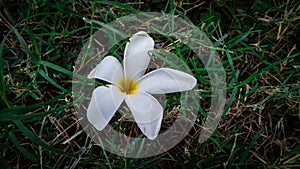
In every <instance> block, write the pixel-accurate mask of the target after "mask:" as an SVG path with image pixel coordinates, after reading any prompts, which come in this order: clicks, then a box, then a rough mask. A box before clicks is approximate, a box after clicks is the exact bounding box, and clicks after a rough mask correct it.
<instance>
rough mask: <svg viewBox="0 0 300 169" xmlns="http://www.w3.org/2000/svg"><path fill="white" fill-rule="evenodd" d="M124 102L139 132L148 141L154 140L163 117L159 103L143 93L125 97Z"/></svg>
mask: <svg viewBox="0 0 300 169" xmlns="http://www.w3.org/2000/svg"><path fill="white" fill-rule="evenodd" d="M125 102H126V104H127V105H128V107H129V109H130V111H131V113H132V116H133V117H134V120H135V121H136V123H137V124H138V126H139V128H140V129H141V131H142V132H143V133H144V134H145V135H146V136H147V137H148V138H149V139H152V140H153V139H155V138H156V137H157V135H158V132H159V129H160V125H161V120H162V116H163V108H162V106H161V105H160V104H159V102H158V101H157V100H156V99H155V98H154V97H153V96H151V95H150V94H148V93H144V92H137V93H135V94H133V95H127V96H126V97H125Z"/></svg>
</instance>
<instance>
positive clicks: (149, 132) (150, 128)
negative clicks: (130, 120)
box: [137, 115, 163, 140]
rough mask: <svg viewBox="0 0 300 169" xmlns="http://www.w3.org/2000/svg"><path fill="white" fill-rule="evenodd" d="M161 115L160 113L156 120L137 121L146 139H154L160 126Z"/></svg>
mask: <svg viewBox="0 0 300 169" xmlns="http://www.w3.org/2000/svg"><path fill="white" fill-rule="evenodd" d="M162 118H163V115H161V116H160V117H159V118H157V119H156V120H154V121H152V122H149V123H137V125H138V126H139V128H140V130H141V131H142V132H143V133H144V135H145V136H147V138H148V139H150V140H154V139H155V138H156V137H157V135H158V133H159V129H160V126H161V121H162Z"/></svg>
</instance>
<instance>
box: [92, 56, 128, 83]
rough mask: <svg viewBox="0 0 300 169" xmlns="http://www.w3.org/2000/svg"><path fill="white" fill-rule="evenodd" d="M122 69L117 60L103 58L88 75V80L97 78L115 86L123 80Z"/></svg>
mask: <svg viewBox="0 0 300 169" xmlns="http://www.w3.org/2000/svg"><path fill="white" fill-rule="evenodd" d="M123 77H124V75H123V68H122V65H121V64H120V62H119V61H118V59H117V58H115V57H113V56H107V57H105V58H104V59H103V60H102V61H101V62H100V63H99V64H98V65H97V66H96V67H95V68H94V69H93V70H92V71H91V72H90V74H89V75H88V78H97V79H101V80H104V81H106V82H110V83H112V84H115V85H117V84H118V81H119V80H120V79H123Z"/></svg>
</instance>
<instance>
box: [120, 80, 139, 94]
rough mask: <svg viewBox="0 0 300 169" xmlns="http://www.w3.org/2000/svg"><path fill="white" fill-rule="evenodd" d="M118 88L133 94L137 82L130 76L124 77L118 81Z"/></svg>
mask: <svg viewBox="0 0 300 169" xmlns="http://www.w3.org/2000/svg"><path fill="white" fill-rule="evenodd" d="M118 86H119V89H120V91H121V92H122V93H125V94H127V95H131V94H134V93H135V92H136V90H137V88H138V82H137V81H135V80H133V79H131V78H124V79H121V80H120V81H119V82H118Z"/></svg>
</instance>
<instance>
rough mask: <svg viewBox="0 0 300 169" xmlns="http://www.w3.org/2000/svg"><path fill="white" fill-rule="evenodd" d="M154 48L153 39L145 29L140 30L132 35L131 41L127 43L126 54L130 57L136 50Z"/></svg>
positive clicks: (146, 50)
mask: <svg viewBox="0 0 300 169" xmlns="http://www.w3.org/2000/svg"><path fill="white" fill-rule="evenodd" d="M153 49H154V41H153V39H152V38H151V37H150V36H149V35H148V34H147V33H146V32H144V31H140V32H137V33H135V34H134V35H132V37H131V38H130V39H129V42H128V43H127V44H126V47H125V53H124V56H125V57H128V56H131V55H133V54H134V53H136V52H140V51H145V52H148V51H149V50H153Z"/></svg>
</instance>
